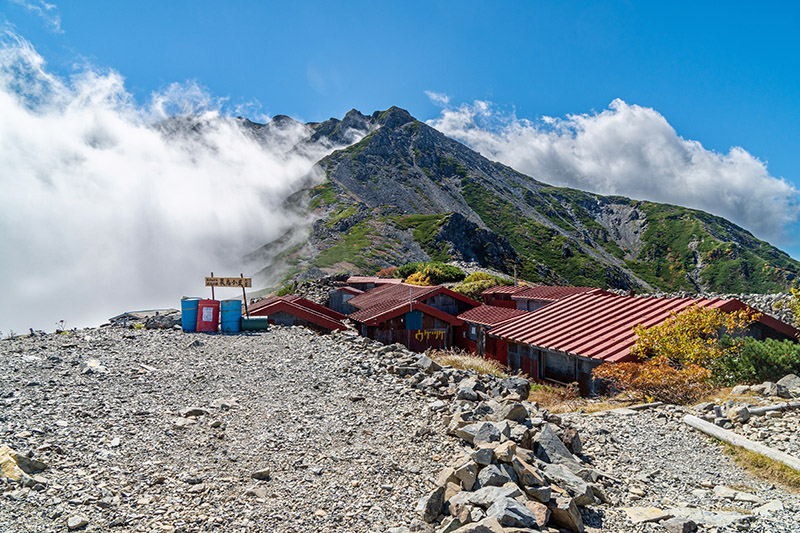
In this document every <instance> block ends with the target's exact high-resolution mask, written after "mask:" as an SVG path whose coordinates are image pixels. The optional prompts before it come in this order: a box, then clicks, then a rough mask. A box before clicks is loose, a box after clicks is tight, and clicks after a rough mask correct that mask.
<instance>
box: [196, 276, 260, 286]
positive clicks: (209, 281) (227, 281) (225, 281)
mask: <svg viewBox="0 0 800 533" xmlns="http://www.w3.org/2000/svg"><path fill="white" fill-rule="evenodd" d="M251 286H252V278H208V277H207V278H206V287H251Z"/></svg>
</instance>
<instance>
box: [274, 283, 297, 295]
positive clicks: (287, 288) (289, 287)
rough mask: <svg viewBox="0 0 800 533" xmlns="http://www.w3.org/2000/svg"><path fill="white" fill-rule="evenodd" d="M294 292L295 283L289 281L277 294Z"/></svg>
mask: <svg viewBox="0 0 800 533" xmlns="http://www.w3.org/2000/svg"><path fill="white" fill-rule="evenodd" d="M293 292H294V289H293V285H292V284H291V283H289V284H288V285H284V286H283V287H281V288H280V290H278V292H277V293H276V294H275V296H286V295H287V294H292V293H293Z"/></svg>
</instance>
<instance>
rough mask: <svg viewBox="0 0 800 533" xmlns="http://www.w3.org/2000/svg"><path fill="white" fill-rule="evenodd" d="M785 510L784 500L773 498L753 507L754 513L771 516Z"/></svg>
mask: <svg viewBox="0 0 800 533" xmlns="http://www.w3.org/2000/svg"><path fill="white" fill-rule="evenodd" d="M782 511H783V502H782V501H780V500H772V501H771V502H767V503H765V504H764V505H761V506H759V507H756V508H755V509H753V514H756V515H758V516H771V515H772V514H774V513H779V512H782Z"/></svg>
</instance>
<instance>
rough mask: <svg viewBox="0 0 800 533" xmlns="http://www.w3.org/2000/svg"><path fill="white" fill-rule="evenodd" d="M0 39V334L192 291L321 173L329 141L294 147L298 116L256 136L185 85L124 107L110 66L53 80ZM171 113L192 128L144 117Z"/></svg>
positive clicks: (232, 270)
mask: <svg viewBox="0 0 800 533" xmlns="http://www.w3.org/2000/svg"><path fill="white" fill-rule="evenodd" d="M0 37H2V39H0V117H2V120H0V190H2V191H3V194H2V195H0V235H2V236H3V238H2V239H0V279H3V280H4V281H5V287H4V289H3V305H2V306H0V330H1V331H3V332H4V333H5V332H7V330H8V329H10V328H13V329H15V330H16V331H18V332H19V331H25V330H27V328H28V327H34V328H41V329H47V330H52V329H53V327H54V323H55V322H56V321H57V320H60V319H62V318H63V319H65V320H67V326H79V325H91V324H98V323H100V322H102V321H104V320H105V319H107V318H108V317H109V316H113V315H116V314H118V313H120V312H122V311H125V310H131V309H142V308H152V307H161V306H168V307H176V306H179V299H180V297H181V296H182V295H197V294H201V293H202V294H206V292H205V291H206V289H204V288H203V276H206V275H208V272H209V271H212V270H213V271H214V272H215V274H217V275H226V274H232V275H238V274H239V272H241V271H242V269H243V268H244V267H243V266H242V265H241V257H242V256H243V255H244V254H246V253H248V252H250V251H252V250H253V249H255V248H256V247H258V246H260V245H262V244H264V243H266V242H269V241H270V240H272V239H273V238H276V237H278V236H280V235H281V234H282V233H283V232H284V231H286V230H287V229H288V228H290V227H292V226H293V225H296V224H299V223H303V222H305V221H304V220H297V219H296V218H294V216H293V215H291V214H290V213H287V212H286V211H285V210H284V209H283V207H282V205H283V201H284V200H285V199H286V198H287V197H288V196H289V195H290V194H292V193H293V192H295V191H296V190H297V189H298V188H299V187H301V186H302V185H303V184H305V183H306V181H305V180H307V179H309V177H312V179H313V178H314V177H316V178H317V179H321V176H316V175H313V176H312V174H311V172H312V166H313V164H314V163H315V162H316V161H317V160H318V159H319V158H320V157H322V156H324V155H325V154H327V153H329V152H330V151H331V150H332V149H333V147H331V146H324V145H320V144H316V145H310V144H308V143H300V144H298V143H299V142H300V141H302V140H304V139H307V137H308V134H309V132H308V129H307V128H306V126H304V125H301V124H294V125H287V126H283V127H278V126H275V125H271V127H270V128H267V129H266V130H267V132H266V133H264V134H263V135H262V136H261V137H259V138H258V139H256V138H254V137H253V136H251V135H249V134H247V133H246V132H245V131H244V130H243V129H242V128H241V127H239V126H238V122H237V121H236V120H235V119H233V118H230V117H228V116H226V115H225V114H224V113H223V112H221V110H220V105H221V101H220V100H219V99H215V98H212V97H211V96H209V95H208V94H207V93H206V92H205V91H203V90H202V89H201V88H199V87H198V86H197V85H196V84H188V85H177V84H176V85H171V86H169V87H168V88H167V89H166V90H165V91H163V92H161V93H159V94H155V95H153V98H152V101H151V102H150V104H149V105H147V106H138V105H137V104H136V103H135V102H134V100H133V98H132V97H131V95H130V94H129V93H128V92H127V91H126V90H125V86H124V79H123V78H122V76H120V75H119V74H118V73H116V72H113V71H112V72H99V71H97V70H91V69H90V70H86V71H85V72H83V73H82V74H81V75H79V76H75V77H73V78H70V80H64V79H60V78H58V77H57V76H53V75H52V74H50V73H48V71H47V69H46V67H45V63H44V61H43V59H42V58H41V56H39V55H38V54H37V53H36V51H35V49H34V48H33V47H32V46H31V45H30V43H28V42H26V41H24V40H23V39H21V38H19V37H18V36H16V35H13V34H8V35H5V36H0ZM175 111H180V113H182V114H189V113H192V114H194V115H195V116H196V117H197V119H196V120H195V122H194V125H195V126H196V127H197V130H196V131H194V132H190V131H178V132H177V133H173V134H172V135H165V134H162V133H160V132H159V131H158V130H157V129H156V128H154V127H153V123H154V122H157V121H159V120H163V119H166V118H168V117H170V116H171V115H173V114H174V112H175ZM187 120H188V119H187ZM273 126H274V127H273ZM223 292H224V291H223ZM223 296H225V295H224V294H223ZM229 296H230V297H235V296H236V293H235V292H234V293H231V294H230V295H229Z"/></svg>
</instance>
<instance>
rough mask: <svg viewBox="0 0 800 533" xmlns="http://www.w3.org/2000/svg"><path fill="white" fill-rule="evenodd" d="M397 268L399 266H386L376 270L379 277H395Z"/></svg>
mask: <svg viewBox="0 0 800 533" xmlns="http://www.w3.org/2000/svg"><path fill="white" fill-rule="evenodd" d="M395 270H397V267H389V268H384V269H383V270H378V271H377V272H375V275H376V276H377V277H379V278H393V277H394V271H395Z"/></svg>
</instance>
